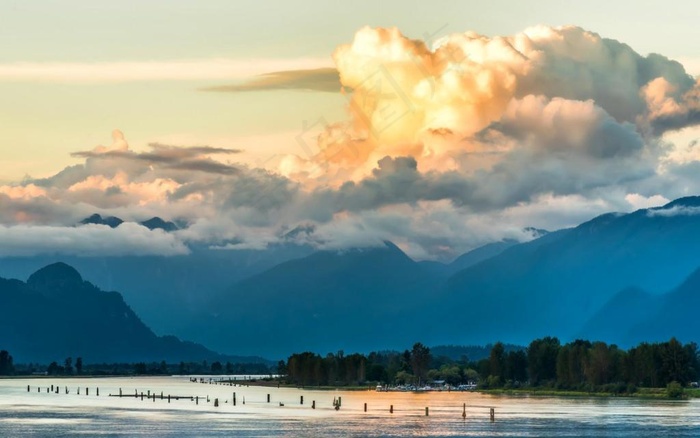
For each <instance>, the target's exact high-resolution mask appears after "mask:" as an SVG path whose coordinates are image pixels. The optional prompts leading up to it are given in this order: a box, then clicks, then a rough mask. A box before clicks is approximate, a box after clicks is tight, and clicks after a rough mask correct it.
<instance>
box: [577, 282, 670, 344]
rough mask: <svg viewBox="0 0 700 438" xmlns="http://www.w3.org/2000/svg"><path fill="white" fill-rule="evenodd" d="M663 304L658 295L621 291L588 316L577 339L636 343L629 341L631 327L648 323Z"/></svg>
mask: <svg viewBox="0 0 700 438" xmlns="http://www.w3.org/2000/svg"><path fill="white" fill-rule="evenodd" d="M662 301H663V300H662V298H661V297H660V296H659V295H652V294H650V293H648V292H646V291H644V290H642V289H639V288H635V287H630V288H626V289H623V290H622V291H620V292H619V293H617V294H616V295H615V296H614V297H613V298H612V299H610V301H608V302H607V303H605V305H604V306H603V307H602V308H601V309H600V310H598V311H597V312H596V313H595V314H594V315H593V316H592V317H591V319H590V320H589V321H588V322H587V323H586V325H585V326H584V327H583V329H582V330H581V332H580V334H579V336H577V337H579V338H581V339H590V340H606V341H608V342H615V343H617V344H620V345H624V346H629V345H633V344H636V342H630V339H629V338H630V330H631V328H632V327H634V326H637V325H639V324H641V323H643V322H645V321H647V320H649V318H651V317H652V316H653V315H654V314H655V313H656V312H657V311H658V308H659V305H660V304H661V302H662ZM669 338H670V336H669V337H667V338H664V340H668V339H669ZM646 340H647V341H648V340H650V339H646Z"/></svg>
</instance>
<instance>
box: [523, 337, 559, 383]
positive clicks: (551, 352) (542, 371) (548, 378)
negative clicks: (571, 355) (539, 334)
mask: <svg viewBox="0 0 700 438" xmlns="http://www.w3.org/2000/svg"><path fill="white" fill-rule="evenodd" d="M560 347H561V344H560V343H559V339H557V338H553V337H549V336H547V337H546V338H542V339H535V340H534V341H532V342H531V343H530V345H529V346H528V348H527V363H528V376H529V377H530V384H531V385H533V386H537V385H541V384H543V383H548V382H554V381H556V378H557V356H558V355H559V348H560Z"/></svg>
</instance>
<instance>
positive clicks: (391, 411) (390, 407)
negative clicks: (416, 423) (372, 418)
mask: <svg viewBox="0 0 700 438" xmlns="http://www.w3.org/2000/svg"><path fill="white" fill-rule="evenodd" d="M389 413H390V414H393V413H394V405H391V406H389Z"/></svg>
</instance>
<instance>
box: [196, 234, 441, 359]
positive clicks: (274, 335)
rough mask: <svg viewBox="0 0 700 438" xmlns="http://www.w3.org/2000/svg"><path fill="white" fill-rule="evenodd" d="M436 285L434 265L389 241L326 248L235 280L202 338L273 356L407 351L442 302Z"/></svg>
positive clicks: (216, 345)
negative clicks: (433, 293) (428, 313)
mask: <svg viewBox="0 0 700 438" xmlns="http://www.w3.org/2000/svg"><path fill="white" fill-rule="evenodd" d="M435 286H436V281H435V279H434V277H433V274H432V273H430V272H429V270H426V269H423V268H422V267H421V266H420V265H419V264H418V263H416V262H414V261H413V260H411V259H410V258H409V257H408V256H406V255H405V254H404V253H403V252H402V251H401V250H400V249H398V248H397V247H396V246H394V245H393V244H391V243H387V244H386V246H384V247H382V248H367V249H353V250H347V251H343V252H333V251H322V252H318V253H315V254H312V255H310V256H308V257H305V258H302V259H298V260H292V261H288V262H285V263H282V264H280V265H278V266H275V267H274V268H272V269H270V270H268V271H265V272H263V273H261V274H258V275H255V276H253V277H251V278H248V279H246V280H243V281H241V282H239V283H237V284H236V285H235V286H234V287H233V288H231V290H229V291H228V292H227V293H226V294H225V295H223V296H222V297H221V299H220V301H219V302H217V303H216V304H215V305H214V306H213V308H212V316H211V318H210V319H207V321H206V323H205V324H203V325H202V326H201V327H202V328H203V332H202V334H201V335H200V337H198V338H197V339H208V340H210V343H209V344H208V345H211V346H212V347H214V348H217V349H220V350H221V351H238V352H243V353H245V354H248V353H250V352H253V351H256V352H257V351H261V352H262V354H263V355H267V356H272V355H277V356H283V355H285V354H288V353H290V352H293V351H303V350H309V349H310V350H313V351H321V352H328V351H336V350H338V349H343V350H345V351H355V350H360V351H365V350H368V349H372V348H377V349H379V348H401V347H405V346H406V345H412V343H413V342H415V340H416V339H417V337H419V336H420V322H419V321H418V320H417V318H420V314H421V312H422V311H423V309H425V308H426V307H429V306H432V305H437V303H435V302H433V301H432V300H431V298H430V293H429V291H430V290H431V289H432V288H434V287H435ZM212 328H214V329H215V330H211V329H212Z"/></svg>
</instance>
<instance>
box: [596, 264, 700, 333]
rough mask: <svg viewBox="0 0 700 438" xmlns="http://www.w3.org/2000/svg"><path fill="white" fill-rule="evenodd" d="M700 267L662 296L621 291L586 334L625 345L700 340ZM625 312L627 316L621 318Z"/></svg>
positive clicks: (597, 317) (599, 313) (600, 312)
mask: <svg viewBox="0 0 700 438" xmlns="http://www.w3.org/2000/svg"><path fill="white" fill-rule="evenodd" d="M699 311H700V269H698V270H696V271H695V272H693V273H692V274H691V275H690V276H689V277H688V278H686V279H685V281H683V283H681V284H680V286H678V287H676V288H674V289H672V290H671V291H669V292H667V293H665V294H661V295H651V294H648V293H646V292H643V291H640V290H636V289H628V290H624V291H621V292H620V293H618V294H617V295H616V296H615V297H614V298H613V299H612V300H610V301H609V302H608V303H607V304H606V305H605V306H604V307H603V308H602V309H601V310H600V311H599V312H597V313H596V314H595V315H594V316H593V317H592V318H591V320H590V321H589V322H588V323H587V324H586V326H585V327H584V330H583V331H582V335H584V336H586V335H589V336H590V335H593V336H597V337H596V338H595V339H609V340H611V341H612V342H616V343H618V344H620V345H623V346H632V345H636V344H638V343H640V342H654V341H667V340H668V339H670V338H671V337H676V338H678V339H681V340H683V341H686V342H691V341H694V342H697V341H699V340H700V335H699V334H700V319H699V318H698V312H699ZM621 315H624V317H621Z"/></svg>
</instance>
